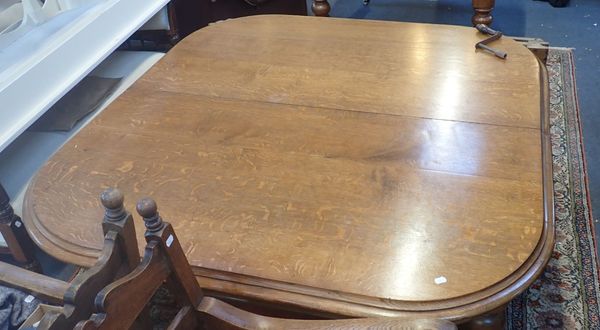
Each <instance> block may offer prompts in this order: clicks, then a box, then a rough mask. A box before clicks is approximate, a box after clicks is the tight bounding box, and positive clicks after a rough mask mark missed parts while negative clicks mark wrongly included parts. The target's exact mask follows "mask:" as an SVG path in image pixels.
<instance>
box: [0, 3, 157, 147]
mask: <svg viewBox="0 0 600 330" xmlns="http://www.w3.org/2000/svg"><path fill="white" fill-rule="evenodd" d="M22 1H23V2H22V3H23V9H24V15H23V16H24V17H23V19H22V21H21V22H19V23H18V24H17V25H15V26H13V29H12V30H11V29H10V28H9V29H8V30H9V31H4V32H3V33H2V34H0V151H2V150H4V149H5V148H6V147H7V146H8V145H9V144H10V143H11V142H12V141H14V140H15V138H17V137H18V136H19V135H20V134H21V133H22V132H23V131H24V130H25V129H27V127H29V126H30V125H31V124H32V123H33V122H34V121H35V120H36V119H38V118H39V117H40V116H41V115H42V114H44V112H45V111H46V110H48V108H50V107H51V106H52V105H53V104H54V103H55V102H56V101H57V100H58V99H60V98H61V97H62V96H63V95H64V94H65V93H66V92H67V91H69V90H70V89H71V88H72V87H73V86H74V85H75V84H77V83H78V82H79V81H80V80H81V79H82V78H83V77H85V76H86V75H87V74H88V73H89V72H90V71H91V70H92V69H94V68H95V67H96V66H97V65H98V64H99V63H100V62H101V61H102V60H104V59H105V58H106V57H107V56H108V55H109V54H111V53H112V52H113V51H114V50H115V49H116V48H117V47H118V46H119V45H120V44H121V43H123V42H124V41H125V40H126V39H127V38H128V37H129V36H130V35H131V34H132V33H133V32H134V31H136V30H137V29H138V28H139V27H140V26H142V25H143V24H144V23H145V22H146V21H148V19H150V18H151V17H152V16H153V15H154V14H155V13H156V12H158V11H159V10H160V9H161V8H162V7H164V6H165V5H166V3H167V2H168V0H47V1H46V4H44V5H43V6H41V7H40V3H39V2H38V0H22ZM51 2H52V3H54V5H53V6H54V7H52V6H50V5H49V3H51ZM46 6H48V8H46V9H44V7H46Z"/></svg>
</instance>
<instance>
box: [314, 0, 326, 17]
mask: <svg viewBox="0 0 600 330" xmlns="http://www.w3.org/2000/svg"><path fill="white" fill-rule="evenodd" d="M311 9H312V12H313V14H315V16H323V17H327V16H329V11H330V10H331V6H330V5H329V2H327V0H313V3H312V6H311Z"/></svg>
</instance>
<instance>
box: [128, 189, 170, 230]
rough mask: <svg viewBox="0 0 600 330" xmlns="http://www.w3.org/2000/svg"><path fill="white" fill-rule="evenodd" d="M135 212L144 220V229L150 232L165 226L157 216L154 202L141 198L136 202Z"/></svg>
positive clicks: (150, 199)
mask: <svg viewBox="0 0 600 330" xmlns="http://www.w3.org/2000/svg"><path fill="white" fill-rule="evenodd" d="M135 208H136V210H137V212H138V214H139V215H141V216H142V218H144V224H145V225H146V229H147V230H148V231H150V232H157V231H159V230H161V229H163V227H164V226H165V224H164V223H163V221H162V218H161V217H160V215H159V214H158V206H157V205H156V202H155V201H154V200H153V199H152V198H149V197H146V198H142V199H140V200H139V201H138V202H137V205H136V207H135Z"/></svg>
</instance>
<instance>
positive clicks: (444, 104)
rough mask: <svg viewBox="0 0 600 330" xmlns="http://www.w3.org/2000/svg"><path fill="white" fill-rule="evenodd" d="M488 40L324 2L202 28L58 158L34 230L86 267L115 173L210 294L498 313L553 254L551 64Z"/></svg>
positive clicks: (316, 306) (336, 307)
mask: <svg viewBox="0 0 600 330" xmlns="http://www.w3.org/2000/svg"><path fill="white" fill-rule="evenodd" d="M483 38H485V36H483V35H480V34H479V33H478V32H477V31H475V29H472V28H466V27H453V26H436V25H423V24H410V23H398V22H380V21H362V20H346V19H328V18H322V17H301V16H251V17H246V18H241V19H234V20H228V21H224V22H220V23H217V24H214V25H211V26H209V27H207V28H205V29H202V30H200V31H199V32H197V33H195V34H193V35H190V36H189V37H188V38H186V39H184V40H183V41H182V42H180V43H179V44H177V46H176V47H174V48H173V49H172V50H171V51H170V52H169V53H168V54H167V55H166V56H165V57H164V58H163V59H162V60H161V61H160V62H159V63H158V64H157V65H156V66H155V67H153V68H152V69H151V70H150V71H149V72H148V73H147V74H146V75H145V76H144V77H142V78H141V79H140V80H138V82H136V84H135V85H133V86H132V87H131V88H130V89H129V90H128V91H127V92H126V93H125V94H123V95H122V96H121V97H120V98H119V99H118V100H117V101H115V102H114V103H113V104H112V105H111V106H110V107H109V108H108V109H107V110H106V111H104V112H103V113H102V114H101V115H100V116H98V117H97V118H96V119H95V120H94V121H93V122H92V123H90V124H89V125H88V126H87V127H86V128H84V129H83V130H82V131H81V132H80V133H79V134H78V135H77V136H76V137H75V138H73V139H72V140H71V141H70V142H69V143H67V144H66V145H65V146H64V147H63V148H62V149H61V150H60V151H59V152H57V153H56V154H55V155H54V156H53V158H52V159H50V160H49V162H48V163H47V164H46V165H45V166H44V167H43V168H42V169H41V170H40V172H39V174H38V175H37V176H36V178H35V179H34V181H33V183H32V185H31V186H30V188H29V190H28V193H27V195H26V198H25V204H26V207H25V216H24V221H25V222H26V224H27V226H26V227H27V229H28V231H29V232H30V234H31V236H32V237H33V238H34V240H35V242H36V243H37V244H39V245H40V246H41V247H42V248H43V249H44V250H46V251H47V252H48V253H50V254H51V255H53V256H55V257H57V258H59V259H61V260H65V261H67V262H71V263H75V264H78V265H83V266H90V265H92V264H93V263H94V262H95V261H96V259H97V257H98V256H99V255H100V253H101V249H102V246H103V244H102V240H101V239H100V237H102V228H101V227H100V225H99V224H98V222H97V219H98V218H99V217H101V214H100V213H99V212H98V210H97V208H94V207H93V206H94V205H98V202H97V201H96V196H95V193H94V191H95V190H96V189H97V187H108V186H118V187H119V189H122V190H123V191H124V192H126V194H127V195H128V196H132V197H133V198H135V199H138V198H141V197H142V195H141V193H142V192H148V193H150V194H152V195H155V196H156V198H157V199H158V200H164V205H163V206H162V207H163V211H164V213H165V214H169V215H170V217H171V219H173V220H172V221H173V222H172V224H173V227H174V228H175V229H177V230H178V233H179V239H180V240H181V243H182V247H183V250H184V251H185V254H186V256H187V258H188V260H189V262H190V264H191V266H192V271H193V273H194V275H195V277H196V279H197V281H198V283H199V284H200V286H201V287H202V288H204V289H205V292H208V293H210V295H211V296H216V297H220V298H223V299H226V300H228V301H232V300H236V301H243V302H247V303H248V304H250V305H260V306H265V308H270V309H285V310H293V311H295V312H298V313H302V314H304V315H311V316H315V315H317V316H321V317H336V318H339V317H377V316H400V317H415V316H419V317H431V318H435V319H437V318H444V319H449V320H453V321H456V322H458V323H466V322H470V321H477V320H478V318H479V316H481V315H486V314H488V313H492V314H494V313H495V315H498V313H496V311H498V310H499V309H500V310H501V308H502V307H503V306H504V305H505V304H506V303H507V302H509V301H510V299H512V297H515V296H516V295H517V294H519V293H520V292H522V291H523V290H524V289H525V288H527V286H528V285H529V284H530V283H532V282H533V280H534V279H535V278H536V277H537V276H538V275H539V274H540V273H541V272H542V271H543V268H544V265H545V263H546V261H547V260H548V258H549V256H550V253H551V251H552V242H553V233H554V232H553V223H552V221H553V218H552V194H551V191H552V182H551V175H550V173H551V171H550V167H551V160H550V156H551V154H550V152H549V140H548V131H547V117H546V116H547V112H546V102H547V100H546V88H547V82H546V81H545V69H544V67H543V66H541V65H540V63H539V62H538V60H537V59H536V58H535V56H533V55H532V54H531V52H530V51H529V50H527V49H526V48H525V47H523V46H522V45H521V44H519V43H516V42H515V41H513V40H510V39H504V38H503V39H501V40H498V41H497V42H495V43H494V47H498V48H499V49H503V50H505V51H507V52H508V54H509V57H508V59H506V60H501V59H498V58H495V57H493V56H490V55H489V54H487V53H484V52H478V51H476V50H475V49H474V45H475V43H476V42H477V41H478V40H481V39H483ZM367 50H368V51H367ZM373 86H377V88H372V87H373ZM125 203H126V204H127V201H126V202H125ZM130 206H131V205H130ZM138 242H139V246H143V244H145V239H144V237H143V236H142V235H138ZM501 314H502V313H500V315H501Z"/></svg>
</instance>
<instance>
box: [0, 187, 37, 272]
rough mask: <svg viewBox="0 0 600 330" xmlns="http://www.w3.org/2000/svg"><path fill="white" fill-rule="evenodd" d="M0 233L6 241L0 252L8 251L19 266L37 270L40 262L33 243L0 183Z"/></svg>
mask: <svg viewBox="0 0 600 330" xmlns="http://www.w3.org/2000/svg"><path fill="white" fill-rule="evenodd" d="M0 233H1V234H2V237H3V238H4V241H5V242H6V245H7V246H6V248H3V249H0V253H8V254H10V255H11V257H12V259H14V261H15V262H16V263H17V264H19V266H21V267H23V268H26V269H29V270H34V271H39V270H40V264H39V262H38V261H37V260H36V258H35V254H34V252H35V245H34V244H33V242H32V241H31V238H30V237H29V235H28V234H27V231H26V230H25V226H24V225H23V221H22V220H21V218H20V217H19V216H17V215H16V214H15V212H14V210H13V208H12V206H11V205H10V198H9V197H8V194H7V193H6V190H5V189H4V187H3V186H2V184H0Z"/></svg>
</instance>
